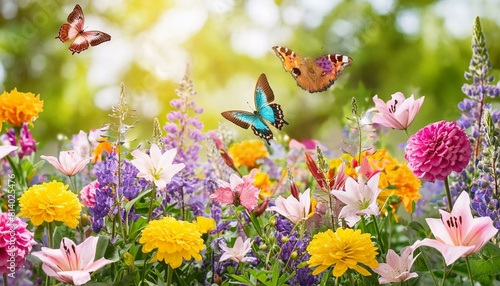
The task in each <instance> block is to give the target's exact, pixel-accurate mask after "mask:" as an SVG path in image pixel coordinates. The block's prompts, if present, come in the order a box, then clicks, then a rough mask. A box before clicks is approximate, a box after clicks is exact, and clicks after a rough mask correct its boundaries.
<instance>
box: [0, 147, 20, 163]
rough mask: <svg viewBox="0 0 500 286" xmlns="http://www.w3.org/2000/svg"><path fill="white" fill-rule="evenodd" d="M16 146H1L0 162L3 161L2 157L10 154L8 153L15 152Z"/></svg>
mask: <svg viewBox="0 0 500 286" xmlns="http://www.w3.org/2000/svg"><path fill="white" fill-rule="evenodd" d="M17 148H19V147H17V146H11V145H2V146H0V160H1V159H3V157H5V156H7V155H9V154H10V152H12V151H15V150H17Z"/></svg>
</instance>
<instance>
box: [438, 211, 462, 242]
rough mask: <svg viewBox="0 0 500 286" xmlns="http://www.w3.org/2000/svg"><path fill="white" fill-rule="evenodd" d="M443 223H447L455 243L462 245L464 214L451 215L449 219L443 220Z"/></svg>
mask: <svg viewBox="0 0 500 286" xmlns="http://www.w3.org/2000/svg"><path fill="white" fill-rule="evenodd" d="M441 221H443V218H442V217H441ZM443 223H446V227H447V229H448V232H449V234H450V237H451V239H452V240H453V242H454V243H455V245H460V244H461V243H462V232H461V229H462V216H458V217H456V216H450V218H449V219H447V220H446V222H445V221H443Z"/></svg>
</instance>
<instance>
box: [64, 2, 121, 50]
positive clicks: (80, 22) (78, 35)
mask: <svg viewBox="0 0 500 286" xmlns="http://www.w3.org/2000/svg"><path fill="white" fill-rule="evenodd" d="M84 25H85V18H84V16H83V11H82V7H80V5H78V4H76V6H75V8H74V9H73V12H71V13H70V14H69V16H68V23H66V24H63V25H62V26H61V28H60V29H59V36H57V37H56V39H59V40H61V42H63V43H66V42H67V41H69V40H72V39H75V40H74V41H73V43H71V45H70V46H69V50H70V51H72V52H73V53H72V54H74V53H80V52H81V51H85V50H86V49H88V48H89V46H97V45H99V44H100V43H104V42H107V41H109V40H111V36H110V35H108V34H106V33H104V32H101V31H84Z"/></svg>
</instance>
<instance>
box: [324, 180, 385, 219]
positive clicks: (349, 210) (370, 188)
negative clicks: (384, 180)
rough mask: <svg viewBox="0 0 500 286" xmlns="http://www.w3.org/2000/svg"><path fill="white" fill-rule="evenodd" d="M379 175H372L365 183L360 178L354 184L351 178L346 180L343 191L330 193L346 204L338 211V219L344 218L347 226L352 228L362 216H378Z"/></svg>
mask: <svg viewBox="0 0 500 286" xmlns="http://www.w3.org/2000/svg"><path fill="white" fill-rule="evenodd" d="M379 179H380V173H377V174H375V175H373V176H372V177H371V178H370V179H369V180H368V182H366V183H365V181H364V179H363V177H362V176H360V177H359V178H358V181H359V182H356V181H355V180H354V179H353V178H351V177H349V178H347V180H346V182H345V191H341V190H333V191H331V192H330V193H331V194H332V195H334V196H335V197H336V198H337V199H339V200H340V201H342V202H343V203H344V204H346V205H345V206H344V207H343V208H342V210H340V214H339V217H341V218H344V219H345V220H346V222H347V225H349V226H350V227H352V226H354V225H355V224H356V223H357V222H358V221H359V220H360V219H361V216H363V215H378V213H379V211H378V207H377V197H378V195H379V194H380V192H381V190H380V189H379V188H378V181H379Z"/></svg>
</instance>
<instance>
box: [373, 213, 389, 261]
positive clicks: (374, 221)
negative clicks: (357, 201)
mask: <svg viewBox="0 0 500 286" xmlns="http://www.w3.org/2000/svg"><path fill="white" fill-rule="evenodd" d="M372 220H373V225H374V226H375V232H376V233H377V241H378V243H379V245H380V248H381V249H382V252H383V253H386V249H385V247H384V241H383V240H382V236H381V235H380V229H379V228H378V223H377V219H376V218H375V216H374V215H372Z"/></svg>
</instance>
